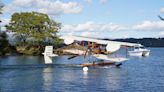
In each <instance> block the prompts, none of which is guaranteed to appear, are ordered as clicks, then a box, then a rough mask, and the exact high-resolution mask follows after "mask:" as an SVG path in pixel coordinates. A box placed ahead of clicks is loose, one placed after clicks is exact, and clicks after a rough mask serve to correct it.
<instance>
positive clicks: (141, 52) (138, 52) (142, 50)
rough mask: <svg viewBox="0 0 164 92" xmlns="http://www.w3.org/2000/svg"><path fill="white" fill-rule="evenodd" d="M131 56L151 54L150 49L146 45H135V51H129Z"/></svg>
mask: <svg viewBox="0 0 164 92" xmlns="http://www.w3.org/2000/svg"><path fill="white" fill-rule="evenodd" d="M128 53H129V55H130V56H149V54H150V50H148V49H146V48H145V47H143V46H142V47H134V50H133V51H128Z"/></svg>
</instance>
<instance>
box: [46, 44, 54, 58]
mask: <svg viewBox="0 0 164 92" xmlns="http://www.w3.org/2000/svg"><path fill="white" fill-rule="evenodd" d="M44 54H46V55H47V56H48V55H51V54H53V46H46V47H45V51H44Z"/></svg>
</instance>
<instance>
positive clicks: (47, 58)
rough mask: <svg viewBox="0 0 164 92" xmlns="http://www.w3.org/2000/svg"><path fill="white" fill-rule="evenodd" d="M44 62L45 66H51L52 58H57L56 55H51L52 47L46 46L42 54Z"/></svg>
mask: <svg viewBox="0 0 164 92" xmlns="http://www.w3.org/2000/svg"><path fill="white" fill-rule="evenodd" d="M42 54H43V55H44V61H45V63H46V64H52V57H55V56H58V55H56V54H53V46H46V47H45V51H44V53H42Z"/></svg>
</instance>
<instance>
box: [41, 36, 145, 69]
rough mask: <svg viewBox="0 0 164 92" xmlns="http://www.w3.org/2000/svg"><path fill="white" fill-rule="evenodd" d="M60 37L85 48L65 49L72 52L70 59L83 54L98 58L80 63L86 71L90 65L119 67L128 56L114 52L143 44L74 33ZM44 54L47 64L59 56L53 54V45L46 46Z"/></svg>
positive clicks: (66, 41)
mask: <svg viewBox="0 0 164 92" xmlns="http://www.w3.org/2000/svg"><path fill="white" fill-rule="evenodd" d="M60 38H61V39H63V40H64V43H65V44H66V45H71V44H75V45H77V46H81V47H82V48H83V50H79V49H75V48H71V49H70V48H69V49H63V50H62V52H64V53H71V54H72V55H73V56H71V57H70V58H69V59H72V58H74V57H77V56H82V55H83V57H84V58H86V56H92V57H95V58H97V59H98V61H92V62H87V63H82V64H79V66H81V67H83V70H84V71H87V70H88V67H90V66H106V65H115V66H117V67H119V66H120V65H122V63H123V62H125V61H127V60H128V58H125V57H113V56H112V54H114V53H116V52H117V51H119V49H120V48H121V47H126V48H127V47H134V46H136V45H137V46H142V45H141V44H137V43H128V42H118V41H109V40H102V39H98V38H89V37H83V36H74V35H67V36H61V37H60ZM43 55H44V60H45V64H52V63H53V61H52V57H57V56H58V54H53V46H46V47H45V51H44V53H43Z"/></svg>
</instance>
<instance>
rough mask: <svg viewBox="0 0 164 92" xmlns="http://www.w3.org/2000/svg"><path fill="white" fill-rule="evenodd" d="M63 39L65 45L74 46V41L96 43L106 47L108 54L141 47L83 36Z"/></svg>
mask: <svg viewBox="0 0 164 92" xmlns="http://www.w3.org/2000/svg"><path fill="white" fill-rule="evenodd" d="M60 38H61V39H64V42H65V44H72V43H73V42H74V41H88V42H94V43H96V44H101V45H106V50H107V51H108V52H115V51H117V50H119V49H120V47H121V46H127V47H134V46H139V47H141V46H142V45H141V44H136V43H128V42H118V41H109V40H101V39H97V38H89V37H82V36H72V35H71V36H61V37H60Z"/></svg>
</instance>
